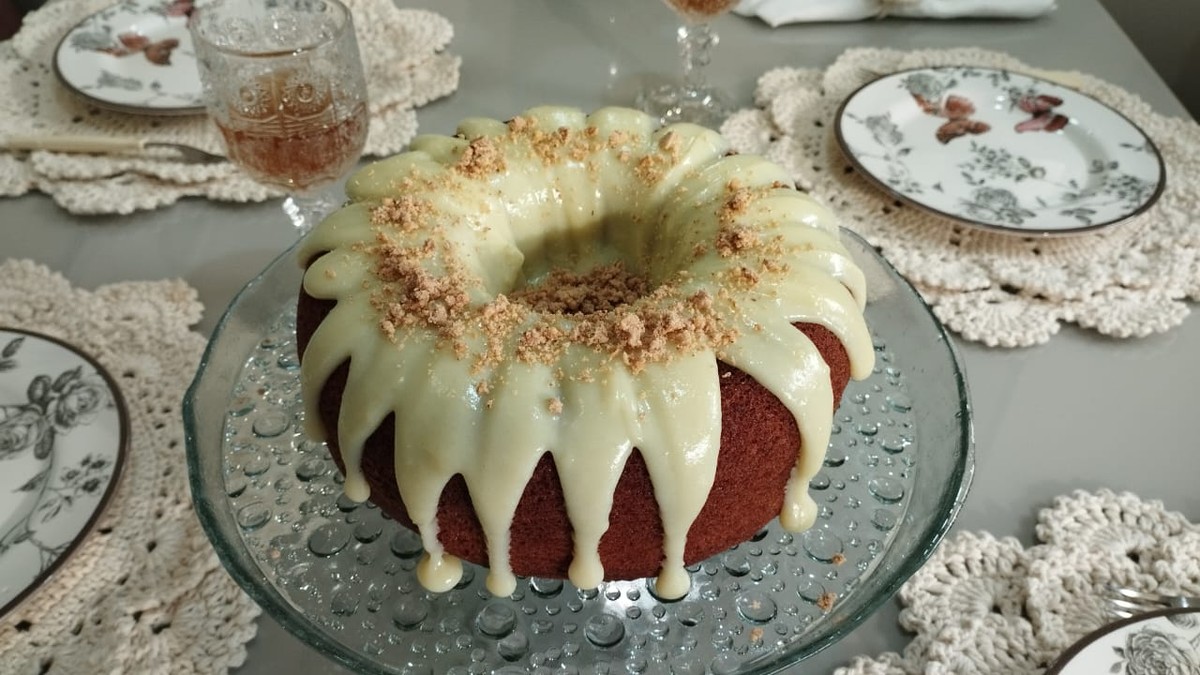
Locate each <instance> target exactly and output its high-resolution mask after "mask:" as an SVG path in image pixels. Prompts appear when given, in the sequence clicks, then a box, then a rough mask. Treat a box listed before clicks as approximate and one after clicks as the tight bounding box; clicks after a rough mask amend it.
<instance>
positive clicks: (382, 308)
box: [372, 235, 470, 340]
mask: <svg viewBox="0 0 1200 675" xmlns="http://www.w3.org/2000/svg"><path fill="white" fill-rule="evenodd" d="M433 246H434V244H433V241H432V240H426V241H425V243H424V244H423V245H422V246H421V247H420V248H411V247H403V246H399V245H397V244H395V243H394V242H392V241H390V240H388V239H387V238H386V237H384V236H382V235H381V236H378V237H377V238H376V244H375V247H374V250H375V254H376V261H377V264H376V268H375V274H376V276H378V277H379V279H380V280H381V281H384V282H385V283H386V284H387V285H386V286H384V287H383V290H381V291H380V292H379V293H377V294H376V296H375V297H374V298H372V302H373V304H374V306H375V309H376V311H378V312H379V313H380V316H381V320H380V328H381V329H382V330H383V331H384V333H385V334H387V336H388V338H389V339H394V338H395V333H396V331H397V330H398V329H400V328H401V327H412V326H417V325H425V326H428V327H430V328H432V329H433V330H434V331H435V332H437V334H438V335H439V336H440V337H442V338H445V339H450V340H457V338H459V337H461V336H462V334H463V324H462V319H463V316H464V315H465V313H466V311H467V309H468V306H469V302H470V299H469V297H468V295H467V290H466V289H467V287H468V279H467V275H466V274H465V273H464V272H463V271H462V270H459V269H449V270H447V273H446V274H442V275H434V274H431V273H430V272H429V271H428V270H427V269H425V267H424V265H422V263H421V260H422V259H424V258H427V257H428V256H429V255H430V253H431V252H432V249H433ZM451 267H453V266H451Z"/></svg>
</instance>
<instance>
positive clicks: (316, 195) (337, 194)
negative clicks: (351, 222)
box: [283, 183, 346, 234]
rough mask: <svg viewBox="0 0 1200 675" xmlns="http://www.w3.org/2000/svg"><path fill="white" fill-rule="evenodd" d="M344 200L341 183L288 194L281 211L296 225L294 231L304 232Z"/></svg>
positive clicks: (338, 206) (334, 209)
mask: <svg viewBox="0 0 1200 675" xmlns="http://www.w3.org/2000/svg"><path fill="white" fill-rule="evenodd" d="M345 202H346V195H345V194H344V193H343V192H342V189H341V184H340V183H339V184H337V185H330V186H326V187H324V188H318V189H316V190H313V191H311V192H306V193H298V194H293V195H289V196H288V197H287V199H284V200H283V212H284V213H285V214H286V215H287V217H288V218H289V219H290V220H291V221H292V225H295V226H296V231H297V232H299V233H300V234H304V233H306V232H308V231H309V230H311V229H312V228H313V226H314V225H316V224H317V223H319V222H321V221H322V220H324V219H325V216H328V215H329V214H331V213H333V212H334V211H336V210H337V209H339V208H341V206H342V205H343V204H344V203H345Z"/></svg>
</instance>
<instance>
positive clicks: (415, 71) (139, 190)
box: [0, 0, 461, 214]
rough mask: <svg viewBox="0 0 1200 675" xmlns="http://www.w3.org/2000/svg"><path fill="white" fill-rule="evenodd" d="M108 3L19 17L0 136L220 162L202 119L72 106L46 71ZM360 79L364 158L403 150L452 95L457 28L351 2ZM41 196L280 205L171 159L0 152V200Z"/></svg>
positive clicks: (6, 53) (1, 64)
mask: <svg viewBox="0 0 1200 675" xmlns="http://www.w3.org/2000/svg"><path fill="white" fill-rule="evenodd" d="M111 4H112V0H60V1H59V2H51V3H48V4H47V5H46V6H45V7H43V8H42V9H39V10H36V11H34V12H31V13H30V14H29V15H27V16H26V18H25V21H24V23H23V25H22V28H21V30H20V32H18V33H17V34H16V35H15V36H13V38H12V40H10V41H9V42H7V43H0V128H3V129H4V131H5V133H8V134H14V135H48V134H87V135H99V136H115V137H126V138H128V137H139V138H147V139H150V140H155V141H169V142H175V143H184V144H187V145H192V146H195V147H199V148H202V149H204V150H209V151H211V152H218V153H219V152H223V149H222V146H221V141H220V138H219V136H218V134H217V132H216V129H215V128H214V127H213V125H212V124H211V123H209V122H208V120H207V119H206V118H205V117H204V116H203V115H193V116H187V117H151V116H142V115H127V114H122V113H115V112H109V111H106V110H103V109H100V108H97V107H95V106H93V105H90V104H88V103H87V102H85V101H83V100H81V99H78V98H76V97H74V96H72V95H71V94H70V93H68V92H67V91H66V90H65V89H64V88H63V87H62V86H60V84H59V83H58V82H57V81H56V79H55V77H54V74H53V72H52V70H51V67H50V64H51V62H52V60H53V58H54V50H55V48H56V47H57V45H58V43H59V40H61V38H62V36H63V35H64V34H66V32H67V31H69V30H70V29H71V28H72V27H73V26H74V25H75V24H77V23H78V22H79V21H80V20H82V19H83V18H84V17H86V16H88V15H89V14H91V13H92V12H95V11H97V10H99V9H101V8H103V7H105V6H108V5H111ZM346 4H347V6H349V7H350V9H351V11H352V12H353V14H354V27H355V32H356V36H357V38H358V44H359V50H360V51H361V53H362V58H363V67H364V68H365V70H366V74H367V86H368V90H369V91H368V97H369V104H368V107H369V110H370V117H371V119H370V130H369V133H368V136H367V145H366V149H365V151H364V152H365V154H367V155H389V154H392V153H395V152H399V151H400V150H401V149H403V148H404V146H406V145H407V144H408V142H409V141H410V140H412V138H413V136H415V135H416V132H417V116H416V112H415V110H414V109H415V108H416V107H419V106H422V105H425V104H426V103H428V102H430V101H432V100H434V99H437V98H441V97H442V96H446V95H448V94H450V93H452V92H453V91H454V90H455V89H457V88H458V71H459V65H460V62H461V59H460V57H458V56H455V55H452V54H448V53H445V52H444V51H443V50H444V49H445V47H446V45H447V44H449V42H450V40H451V38H452V37H453V35H454V28H453V26H452V25H451V24H450V22H449V21H447V20H446V19H445V18H444V17H442V16H441V15H438V14H435V13H433V12H428V11H424V10H415V9H399V8H397V7H396V5H395V3H394V2H392V0H347V1H346ZM30 190H40V191H42V192H45V193H47V194H49V195H50V196H51V197H53V199H54V201H55V202H56V203H58V204H59V205H60V206H61V207H63V208H64V209H66V210H67V211H70V212H72V213H79V214H94V213H131V212H133V211H136V210H141V209H154V208H158V207H160V206H166V205H169V204H173V203H175V202H176V201H178V200H179V199H180V198H181V197H188V196H198V197H205V198H207V199H212V200H218V201H234V202H249V201H262V200H264V199H269V198H271V197H277V196H279V194H280V193H279V192H278V191H277V190H274V189H270V188H265V187H263V186H261V185H259V184H258V183H255V182H254V181H252V180H250V179H249V178H247V177H246V176H245V175H244V174H243V173H242V172H241V171H239V170H238V169H237V168H236V167H234V166H233V165H231V164H228V163H221V164H218V165H215V166H213V165H196V164H184V163H181V162H178V161H173V159H172V158H171V156H170V155H163V156H159V157H157V158H155V157H150V158H147V157H111V156H99V157H97V156H90V155H78V154H76V155H72V154H65V153H53V152H46V151H36V152H33V153H30V154H29V155H28V156H25V157H21V156H17V155H13V154H11V153H4V154H0V196H15V195H20V194H24V193H26V192H28V191H30Z"/></svg>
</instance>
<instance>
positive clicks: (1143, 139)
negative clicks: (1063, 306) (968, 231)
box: [836, 66, 1166, 235]
mask: <svg viewBox="0 0 1200 675" xmlns="http://www.w3.org/2000/svg"><path fill="white" fill-rule="evenodd" d="M836 134H837V139H838V144H839V145H840V146H841V148H842V151H843V152H844V153H845V154H846V157H847V158H848V159H849V160H850V162H851V163H852V164H853V165H855V167H856V168H857V169H858V170H859V171H861V172H862V173H863V174H864V175H866V176H867V177H868V178H869V179H871V180H872V181H873V182H875V183H877V184H878V185H879V187H881V188H883V189H884V190H886V191H888V192H889V193H891V194H893V195H894V196H895V197H896V198H898V199H900V200H903V201H905V202H908V203H910V204H912V205H915V206H918V207H921V208H923V209H926V210H928V211H931V212H933V213H936V214H939V215H942V216H946V217H948V218H952V219H955V220H958V221H960V222H963V223H966V224H970V225H974V226H978V227H981V228H985V229H988V230H993V231H1001V232H1010V233H1016V234H1023V235H1056V234H1074V233H1079V232H1088V231H1092V230H1095V229H1098V228H1101V227H1105V226H1109V225H1115V224H1117V223H1120V222H1123V221H1125V220H1128V219H1129V218H1132V217H1133V216H1135V215H1137V214H1139V213H1141V212H1143V211H1144V210H1146V209H1147V208H1149V207H1150V205H1151V204H1153V203H1154V201H1155V200H1157V199H1158V197H1159V195H1160V194H1161V193H1162V189H1163V185H1164V183H1165V178H1166V176H1165V168H1164V166H1163V162H1162V158H1161V157H1160V156H1159V153H1158V149H1157V148H1155V146H1154V143H1153V142H1151V140H1150V139H1149V138H1148V137H1147V136H1146V134H1145V133H1144V132H1143V131H1142V130H1141V129H1139V128H1138V127H1137V126H1135V125H1134V124H1133V123H1132V122H1130V121H1129V120H1128V119H1126V118H1125V117H1124V116H1122V115H1121V114H1120V113H1118V112H1116V111H1115V110H1113V109H1112V108H1109V107H1108V106H1106V105H1104V104H1102V103H1100V102H1099V101H1097V100H1095V99H1093V98H1090V97H1088V96H1085V95H1083V94H1081V93H1079V92H1077V91H1075V90H1073V89H1070V88H1067V87H1064V86H1062V85H1059V84H1055V83H1053V82H1049V81H1046V80H1041V79H1037V78H1033V77H1029V76H1027V75H1021V74H1018V73H1013V72H1008V71H1004V70H992V69H986V68H972V67H962V66H956V67H946V68H924V69H919V70H908V71H903V72H899V73H895V74H892V75H887V76H885V77H882V78H879V79H877V80H875V81H873V82H870V83H868V84H867V85H865V86H863V87H862V88H860V89H859V90H858V91H856V92H855V93H853V94H851V95H850V97H849V98H848V99H847V100H846V101H845V102H844V103H843V104H842V107H841V109H840V110H839V111H838V114H837V118H836Z"/></svg>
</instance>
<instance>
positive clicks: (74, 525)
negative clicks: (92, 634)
mask: <svg viewBox="0 0 1200 675" xmlns="http://www.w3.org/2000/svg"><path fill="white" fill-rule="evenodd" d="M128 433H129V424H128V415H127V414H126V410H125V404H124V402H123V400H122V398H121V394H120V392H119V391H118V390H117V387H116V385H115V383H114V382H113V380H112V378H111V377H109V375H108V374H107V373H106V372H105V371H104V370H103V369H102V368H101V367H100V366H99V365H97V364H96V362H95V361H93V360H92V359H91V358H90V357H88V356H87V355H85V354H82V353H80V352H78V351H76V350H75V349H74V348H72V347H70V346H69V345H66V344H64V343H62V342H59V341H57V340H55V339H53V338H50V337H47V336H44V335H38V334H36V333H30V332H27V331H23V330H20V329H16V328H0V616H3V615H4V614H6V613H8V612H9V611H10V610H11V609H13V608H14V607H16V606H17V604H18V603H20V602H21V600H23V599H24V598H25V597H26V596H28V595H29V593H31V592H32V591H33V590H34V589H35V588H37V587H38V586H39V585H40V584H41V583H42V582H43V581H45V580H46V579H47V578H49V577H50V575H51V574H53V572H54V571H55V570H56V569H58V567H59V565H60V564H61V563H62V562H63V561H64V560H66V559H67V557H68V556H69V555H70V554H71V553H72V551H73V550H74V549H75V547H76V546H77V545H78V544H79V542H80V541H82V540H83V538H84V536H85V535H87V533H88V532H89V531H90V530H91V528H92V525H93V523H94V522H95V521H96V518H97V517H98V516H99V514H100V512H101V510H102V509H103V508H104V506H105V505H106V504H107V503H108V500H109V497H110V496H111V495H112V493H113V490H114V488H115V486H116V484H117V481H118V479H119V478H120V475H121V470H122V467H123V465H124V461H125V446H126V439H127V437H128Z"/></svg>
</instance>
